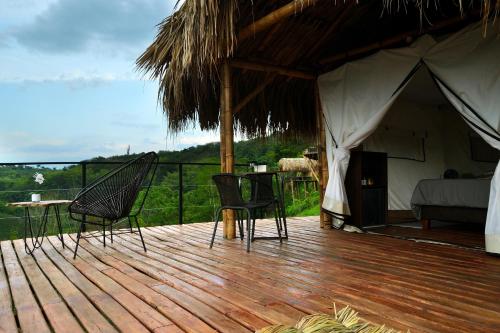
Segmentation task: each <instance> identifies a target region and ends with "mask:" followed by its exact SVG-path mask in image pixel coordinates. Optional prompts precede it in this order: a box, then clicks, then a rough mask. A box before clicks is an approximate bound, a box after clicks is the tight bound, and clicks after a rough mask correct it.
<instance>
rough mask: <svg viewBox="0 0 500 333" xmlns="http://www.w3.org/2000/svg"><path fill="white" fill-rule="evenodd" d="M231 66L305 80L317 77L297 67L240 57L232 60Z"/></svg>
mask: <svg viewBox="0 0 500 333" xmlns="http://www.w3.org/2000/svg"><path fill="white" fill-rule="evenodd" d="M231 67H235V68H240V69H248V70H252V71H258V72H267V73H274V74H277V75H284V76H290V77H294V78H298V79H304V80H314V79H316V75H313V74H310V73H307V72H303V71H299V70H296V69H291V68H287V67H282V66H275V65H268V64H263V63H258V62H250V61H245V60H239V59H235V60H233V61H231Z"/></svg>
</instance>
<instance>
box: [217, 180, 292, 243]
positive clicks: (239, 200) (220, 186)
mask: <svg viewBox="0 0 500 333" xmlns="http://www.w3.org/2000/svg"><path fill="white" fill-rule="evenodd" d="M212 179H213V181H214V183H215V185H216V186H217V190H218V192H219V197H220V203H221V205H220V207H219V208H217V211H216V213H215V226H214V231H213V234H212V240H211V242H210V248H212V247H213V245H214V240H215V234H216V232H217V225H218V224H219V215H220V213H221V212H222V211H224V210H226V209H232V210H234V211H237V219H238V229H239V232H240V238H241V240H243V219H242V216H241V214H240V212H246V215H247V252H250V242H251V235H252V231H251V229H252V221H254V219H255V213H256V210H258V209H262V208H266V207H268V206H269V205H272V204H273V201H261V202H257V201H255V200H248V201H246V200H244V199H243V195H242V193H241V188H240V185H241V181H242V180H245V179H247V180H248V181H250V183H255V181H254V180H252V179H251V178H248V177H246V176H237V175H234V174H231V173H222V174H218V175H214V176H212ZM253 186H255V188H256V189H255V193H257V192H258V186H259V185H258V183H256V184H253V185H252V187H253ZM254 198H255V197H254ZM275 219H276V229H277V230H278V239H279V240H280V243H281V242H282V238H281V230H280V226H279V222H278V216H277V215H276V214H275ZM254 224H255V223H253V225H254Z"/></svg>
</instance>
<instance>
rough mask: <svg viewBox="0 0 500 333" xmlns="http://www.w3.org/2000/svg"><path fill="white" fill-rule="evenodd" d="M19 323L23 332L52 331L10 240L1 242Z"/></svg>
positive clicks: (43, 332) (42, 332) (0, 245)
mask: <svg viewBox="0 0 500 333" xmlns="http://www.w3.org/2000/svg"><path fill="white" fill-rule="evenodd" d="M0 247H1V249H2V254H3V259H4V264H5V270H6V271H7V276H8V278H9V283H10V288H11V293H12V298H13V300H14V306H15V308H16V312H17V317H18V319H19V325H20V327H21V330H22V331H23V332H40V333H45V332H47V333H48V332H50V328H49V325H48V323H47V322H46V321H45V318H44V316H43V313H42V310H41V309H40V307H39V306H38V303H37V301H36V299H35V296H33V294H32V292H31V289H30V285H29V283H28V281H27V279H26V277H25V276H24V272H23V270H22V268H21V265H20V264H19V262H18V260H17V257H16V253H15V251H14V248H13V247H12V243H11V242H10V241H3V242H1V243H0Z"/></svg>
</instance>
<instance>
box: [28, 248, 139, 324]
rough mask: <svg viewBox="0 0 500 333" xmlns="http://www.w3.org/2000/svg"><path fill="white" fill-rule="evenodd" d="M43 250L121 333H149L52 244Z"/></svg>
mask: <svg viewBox="0 0 500 333" xmlns="http://www.w3.org/2000/svg"><path fill="white" fill-rule="evenodd" d="M49 240H50V239H49ZM57 246H58V245H57ZM42 248H43V252H44V255H46V256H47V258H49V259H50V260H51V261H52V262H53V263H54V265H55V266H57V267H58V268H59V270H60V271H61V272H63V273H64V275H65V276H66V277H67V278H68V279H69V280H70V281H71V282H73V283H74V285H75V286H76V287H77V288H78V289H79V290H80V291H81V292H82V293H83V294H84V295H85V296H86V298H87V299H88V300H89V301H90V302H91V303H92V304H93V305H94V306H95V307H96V308H97V309H99V311H100V312H101V313H103V314H105V315H106V317H107V318H109V319H110V320H111V321H112V322H113V323H114V324H115V326H116V327H117V328H118V329H119V330H120V331H122V332H130V333H132V332H148V329H147V328H146V327H145V326H143V325H142V324H141V323H140V322H139V321H138V320H137V319H136V318H135V317H134V316H132V314H130V312H128V311H127V310H126V309H125V308H124V307H122V306H121V305H120V304H119V303H118V302H116V301H115V300H114V299H113V298H112V297H111V296H109V295H108V294H106V293H105V292H103V291H102V290H101V289H99V288H98V287H97V286H95V285H94V284H93V283H92V282H91V281H90V280H88V279H87V278H86V277H85V276H84V275H83V274H81V273H80V271H78V270H77V269H76V268H75V267H74V266H73V265H72V264H71V263H70V262H68V261H66V260H65V259H64V258H63V257H62V256H60V254H59V253H58V252H57V250H56V249H54V248H53V247H52V244H51V243H50V242H47V243H44V244H43V246H42ZM37 255H40V254H37ZM80 320H82V319H80ZM89 320H92V318H89Z"/></svg>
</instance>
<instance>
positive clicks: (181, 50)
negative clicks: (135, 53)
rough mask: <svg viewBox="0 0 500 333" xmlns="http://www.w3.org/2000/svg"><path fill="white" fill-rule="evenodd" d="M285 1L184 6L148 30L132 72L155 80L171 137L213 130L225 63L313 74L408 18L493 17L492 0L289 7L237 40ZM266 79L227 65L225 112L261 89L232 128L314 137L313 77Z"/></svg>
mask: <svg viewBox="0 0 500 333" xmlns="http://www.w3.org/2000/svg"><path fill="white" fill-rule="evenodd" d="M291 1H292V0H274V1H268V0H253V1H248V0H224V1H222V0H185V1H184V3H183V4H182V5H181V6H180V7H179V9H178V10H177V11H176V12H175V13H173V14H172V15H171V16H169V17H167V18H166V19H165V20H164V21H163V22H161V23H160V24H159V25H158V34H157V36H156V38H155V40H154V42H153V43H152V44H151V45H150V46H149V47H148V48H147V49H146V51H145V52H144V53H143V54H142V55H141V56H140V57H139V58H138V59H137V67H138V69H140V70H141V71H143V72H144V73H148V74H149V75H150V76H151V78H153V79H157V80H158V81H159V84H160V85H159V91H158V102H159V104H160V105H161V107H162V109H163V111H164V112H165V114H166V115H167V119H168V124H169V128H170V129H172V130H174V131H180V130H182V129H184V128H185V127H186V126H188V125H190V124H192V123H195V122H198V123H199V125H200V127H201V128H202V129H215V128H217V127H218V124H219V109H220V102H219V92H220V80H219V68H220V64H221V63H222V62H223V61H225V59H235V58H236V59H244V60H255V59H257V60H258V61H260V62H263V63H266V64H271V65H280V66H287V67H290V68H294V69H299V70H302V71H306V72H308V73H311V74H313V75H317V74H320V73H322V72H325V71H328V70H331V69H332V68H334V67H336V66H338V65H340V64H341V62H343V61H347V60H349V59H345V57H340V59H341V60H338V61H336V62H332V63H328V64H325V63H324V62H323V59H324V58H325V57H326V56H331V55H332V53H333V54H334V55H335V54H337V53H340V54H343V53H345V52H347V51H349V50H350V49H352V48H355V47H360V46H363V45H369V44H370V43H373V42H378V41H380V40H381V39H383V38H388V37H390V36H393V35H394V34H395V33H398V32H399V33H401V32H405V31H410V30H412V31H415V30H417V31H418V25H419V24H418V23H416V22H414V21H413V20H408V16H412V17H414V18H416V20H415V21H419V22H420V26H423V25H426V24H427V25H430V24H432V22H434V21H436V20H439V19H442V18H446V17H448V18H449V17H450V16H453V15H463V14H464V13H465V14H467V13H468V12H471V11H475V12H479V11H480V12H481V13H482V15H483V17H488V15H490V13H492V12H498V11H499V10H500V0H480V4H479V5H478V2H477V1H474V0H458V1H457V2H442V1H441V2H440V1H439V0H370V1H360V2H358V1H357V0H344V1H335V0H295V1H293V2H292V3H294V4H295V9H294V10H295V15H292V16H289V17H287V18H286V19H284V20H280V21H277V22H274V24H273V25H272V26H271V27H270V28H269V29H265V30H264V31H261V32H256V33H254V34H253V35H252V36H250V37H248V38H246V39H244V40H238V33H239V32H240V31H242V30H243V29H244V28H245V27H248V26H249V25H250V24H252V23H253V22H254V21H256V20H258V19H260V18H262V17H265V16H266V15H267V14H269V13H271V12H273V11H274V10H276V9H278V8H280V7H282V6H284V5H286V4H289V3H291ZM312 4H314V5H312ZM381 13H382V15H381ZM485 22H486V21H485ZM395 46H397V45H395ZM334 59H337V58H335V57H334ZM275 74H276V73H274V74H272V73H271V74H270V73H263V72H255V71H250V70H245V69H236V68H233V70H232V76H233V80H232V81H233V105H237V104H238V102H239V101H241V100H242V99H243V98H245V97H246V96H247V95H249V94H250V93H251V92H252V91H253V90H254V89H255V87H257V86H258V85H259V84H261V83H262V82H264V81H267V82H268V84H267V85H266V87H265V89H262V91H259V92H258V93H257V94H256V95H255V96H254V98H252V100H251V101H250V102H249V103H247V104H246V105H245V106H244V107H242V108H241V109H240V111H239V112H238V113H237V114H236V115H235V125H236V126H237V129H239V130H240V131H241V132H242V133H243V134H246V135H248V136H264V135H268V134H270V133H283V132H285V133H289V134H297V135H303V134H309V135H310V134H314V133H315V132H316V117H315V107H314V88H315V87H314V85H315V83H314V80H304V79H297V78H291V77H286V76H281V75H275Z"/></svg>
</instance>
